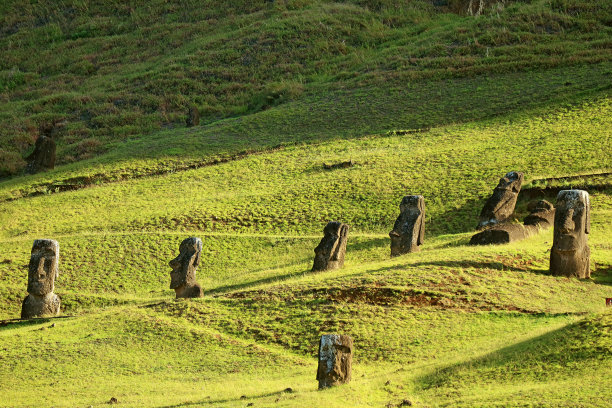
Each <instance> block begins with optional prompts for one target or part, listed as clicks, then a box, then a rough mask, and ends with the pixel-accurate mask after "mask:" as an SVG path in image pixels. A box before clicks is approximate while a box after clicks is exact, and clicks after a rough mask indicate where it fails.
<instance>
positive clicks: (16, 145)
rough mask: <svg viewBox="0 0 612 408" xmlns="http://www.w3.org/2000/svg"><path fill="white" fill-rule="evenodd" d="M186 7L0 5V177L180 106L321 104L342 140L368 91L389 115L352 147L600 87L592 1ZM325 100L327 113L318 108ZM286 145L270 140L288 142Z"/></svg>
mask: <svg viewBox="0 0 612 408" xmlns="http://www.w3.org/2000/svg"><path fill="white" fill-rule="evenodd" d="M192 3H193V2H192ZM192 3H190V4H185V3H184V2H182V3H181V5H180V6H179V5H178V4H177V3H175V2H166V1H161V0H157V1H153V2H141V1H139V2H135V3H131V4H130V6H126V5H125V4H124V3H123V2H105V3H95V4H89V3H88V4H85V3H83V2H81V1H74V0H70V1H63V2H61V3H57V2H51V1H46V0H45V1H39V2H34V3H32V2H29V1H24V0H12V1H8V2H4V3H3V5H2V9H1V11H2V12H1V13H0V15H1V16H2V19H1V20H0V25H1V26H2V27H4V29H3V30H2V31H1V32H0V46H1V47H2V48H3V50H5V51H4V53H3V57H4V58H3V59H2V62H0V108H1V109H0V110H1V111H2V112H3V113H2V114H1V115H0V123H2V126H0V148H1V149H2V151H0V156H1V157H2V159H3V160H2V163H3V164H2V168H0V174H7V175H8V174H17V173H19V172H20V171H21V169H22V168H23V166H24V165H25V162H24V160H23V157H25V155H26V154H27V153H28V152H29V150H31V146H32V145H33V143H34V140H35V138H36V137H37V136H38V134H39V133H40V132H41V131H42V130H44V129H50V128H52V126H53V124H57V123H60V124H61V125H62V126H60V127H58V129H57V132H56V134H55V138H56V139H57V141H58V144H59V147H58V158H59V163H70V162H73V161H80V160H84V159H88V158H91V157H96V156H98V155H99V154H100V153H102V152H105V151H109V150H112V149H113V148H114V147H115V146H116V145H117V144H118V143H121V142H124V141H125V140H127V139H128V138H130V137H133V136H139V137H142V136H147V135H150V134H151V133H152V132H154V131H156V130H159V129H163V128H176V127H177V126H178V127H182V126H183V124H184V119H185V115H186V112H187V108H188V106H190V105H196V106H198V107H199V109H200V111H201V112H202V119H203V124H204V125H207V126H214V124H215V123H217V122H218V121H219V120H222V119H227V118H235V117H238V118H241V117H243V116H244V115H248V114H256V113H258V112H262V111H263V112H267V111H274V112H277V114H278V115H280V116H285V113H284V112H283V109H280V111H277V109H276V108H282V106H283V105H285V104H287V103H292V102H297V103H298V106H295V105H294V106H293V108H289V109H291V110H292V111H293V115H295V116H296V117H298V118H300V117H304V116H305V115H306V116H307V115H308V114H309V112H310V111H311V110H312V109H313V107H314V106H313V103H314V104H316V105H319V104H320V103H323V104H324V105H325V104H328V109H330V108H331V107H334V108H335V110H339V112H335V113H333V114H332V115H328V116H327V118H329V117H330V116H332V118H333V122H335V124H336V125H337V127H340V128H345V127H346V125H347V124H350V123H351V122H352V121H353V118H351V117H350V116H353V115H351V109H350V105H353V106H355V108H358V107H361V106H363V101H364V99H365V100H368V99H370V98H371V95H370V93H371V92H372V91H374V92H377V93H379V95H382V96H383V97H384V98H383V99H387V100H388V101H389V102H388V103H387V104H385V103H384V102H383V103H379V104H376V105H374V106H372V108H370V109H368V108H365V109H364V110H359V112H358V113H357V116H360V117H363V116H368V115H371V114H372V113H373V112H374V114H375V115H376V116H379V115H380V116H382V117H380V118H376V119H375V118H373V117H369V118H368V120H367V121H362V124H363V123H364V122H365V123H366V124H367V125H368V126H367V127H366V128H363V126H356V127H354V128H353V129H346V130H345V131H348V132H353V131H354V129H359V130H360V131H361V132H359V134H358V135H363V134H364V133H362V132H370V133H378V132H381V131H383V130H385V129H388V126H389V125H391V124H390V123H388V122H389V120H390V119H392V118H394V117H395V114H394V113H393V111H395V112H405V111H412V109H414V107H416V108H418V109H419V110H420V113H419V115H418V116H417V115H411V116H412V117H409V118H408V119H410V120H404V121H403V123H404V125H407V126H414V125H417V126H422V125H439V124H440V123H449V122H455V121H469V120H471V119H476V118H480V117H483V116H486V115H487V114H489V115H490V114H496V113H499V112H500V111H501V112H505V111H507V110H509V109H514V108H517V107H525V106H526V105H537V104H539V103H542V101H548V100H549V99H550V98H551V97H554V98H557V99H559V100H562V101H568V100H570V101H571V100H573V99H575V98H576V97H577V96H579V95H580V94H582V93H585V92H586V93H592V92H593V91H594V90H595V89H593V88H594V84H599V86H602V85H603V84H606V83H609V76H610V67H609V63H610V57H611V55H610V40H609V39H610V26H609V22H610V19H611V15H610V10H609V8H607V7H605V5H603V4H602V3H601V2H598V1H594V0H593V1H582V2H569V1H555V2H549V1H544V0H539V1H533V2H512V3H509V4H507V7H505V8H502V9H501V10H497V9H494V8H491V9H489V8H488V9H487V12H486V13H485V14H484V15H482V16H479V17H478V18H474V17H471V16H464V15H456V14H447V13H442V12H441V10H438V9H436V8H434V7H432V5H431V2H427V1H412V2H403V1H389V2H376V1H374V2H343V3H336V2H328V1H317V0H307V1H289V2H274V3H270V2H263V1H258V2H246V1H234V2H232V3H231V5H230V6H227V7H225V6H224V7H220V6H218V5H215V4H213V3H211V4H209V5H207V6H206V7H200V6H195V5H194V4H192ZM527 3H528V4H527ZM597 64H602V65H601V67H600V68H594V67H596V66H597ZM550 70H552V71H550ZM592 71H595V72H592ZM547 72H551V73H550V74H549V73H547ZM517 73H525V74H527V75H526V76H521V75H517ZM598 76H599V77H600V78H598ZM602 78H608V80H607V82H606V81H605V80H602ZM523 81H525V82H527V83H522V82H523ZM608 88H609V86H608ZM360 90H363V91H360ZM475 91H476V96H479V97H477V98H473V96H474V92H475ZM334 92H340V94H339V97H340V98H343V97H344V100H345V101H344V102H343V103H342V104H341V106H340V107H336V106H335V103H334V102H335V100H334V99H333V98H332V99H331V100H326V98H327V97H328V96H329V95H330V93H331V95H334ZM398 93H399V94H400V95H398ZM487 94H488V95H487ZM375 99H380V97H379V98H375ZM491 99H499V102H498V103H491V102H490V101H491ZM313 101H315V102H313ZM316 101H320V102H316ZM300 102H303V103H305V104H306V107H304V106H302V107H301V108H300V106H299V103H300ZM398 102H399V104H398ZM500 103H501V105H500ZM329 104H333V105H331V106H329ZM342 105H349V107H346V106H342ZM424 105H433V106H429V107H428V108H425V109H421V108H422V107H424ZM504 105H505V106H504ZM495 107H497V108H496V109H495ZM323 108H324V107H323ZM347 108H348V109H349V110H348V111H347V112H343V110H344V109H347ZM492 108H493V109H492ZM315 109H316V108H315ZM390 109H391V112H389V110H390ZM325 111H326V110H325V109H323V113H324V112H325ZM372 111H373V112H372ZM385 112H386V114H385ZM289 113H291V111H290V112H289ZM412 113H413V114H414V112H413V111H412ZM432 113H433V116H432ZM345 116H347V118H346V119H347V120H346V121H345V122H342V121H341V120H339V119H342V118H344V117H345ZM314 117H318V118H320V119H325V118H326V117H325V115H319V114H315V115H314ZM287 119H288V120H287V123H293V122H294V121H295V119H292V118H289V117H288V118H287ZM277 120H278V121H279V122H280V123H279V124H280V125H281V126H282V123H283V121H282V120H279V119H277ZM311 122H312V121H308V122H307V123H309V124H308V125H307V127H306V129H302V131H301V132H298V133H303V132H306V133H308V134H309V136H310V137H311V138H312V137H315V138H319V137H320V136H323V135H321V132H323V133H325V127H326V124H327V123H328V122H329V119H328V120H325V122H324V123H323V124H321V123H316V122H315V123H311ZM223 123H224V122H222V123H221V126H223ZM255 126H257V124H255ZM285 126H286V125H285ZM237 127H238V129H237V131H238V132H237V133H238V134H241V133H243V132H244V131H246V132H249V133H251V132H252V131H256V132H257V128H255V129H253V128H252V127H251V126H248V125H247V126H246V127H243V126H240V124H239V125H238V126H237ZM274 127H275V126H272V128H274ZM294 127H298V128H299V127H300V126H299V122H297V123H295V124H294ZM292 129H293V128H292ZM286 133H287V132H285V134H284V135H283V136H282V137H281V138H280V139H281V141H282V142H287V141H291V140H300V137H301V135H299V134H297V135H295V136H296V138H295V139H291V137H289V140H286V139H285V137H284V136H286ZM290 133H293V130H292V131H291V132H290ZM327 136H329V134H328V135H327ZM259 144H260V143H258V144H257V145H259ZM246 147H250V146H246ZM166 148H167V146H166Z"/></svg>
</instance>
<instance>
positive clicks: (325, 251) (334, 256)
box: [312, 221, 349, 271]
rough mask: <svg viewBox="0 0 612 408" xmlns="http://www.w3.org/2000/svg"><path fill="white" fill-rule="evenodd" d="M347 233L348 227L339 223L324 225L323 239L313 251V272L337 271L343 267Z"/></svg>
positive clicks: (333, 222) (331, 222)
mask: <svg viewBox="0 0 612 408" xmlns="http://www.w3.org/2000/svg"><path fill="white" fill-rule="evenodd" d="M348 231H349V226H348V225H346V224H344V223H342V222H339V221H330V222H328V223H327V225H325V228H323V233H324V236H323V239H321V242H319V245H317V247H316V248H315V250H314V252H315V258H314V264H313V266H312V270H313V271H325V270H329V269H337V268H341V267H342V266H343V265H344V256H345V254H346V243H347V239H348Z"/></svg>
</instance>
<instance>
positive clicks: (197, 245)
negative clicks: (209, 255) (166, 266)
mask: <svg viewBox="0 0 612 408" xmlns="http://www.w3.org/2000/svg"><path fill="white" fill-rule="evenodd" d="M201 252H202V240H201V239H200V238H196V237H191V238H187V239H185V240H183V242H181V245H180V246H179V254H178V256H177V257H176V258H174V259H173V260H171V261H170V267H171V268H172V271H171V272H170V289H174V291H175V292H176V297H177V298H195V297H202V296H204V291H203V290H202V287H201V286H200V284H199V283H198V282H196V270H197V269H198V265H200V254H201Z"/></svg>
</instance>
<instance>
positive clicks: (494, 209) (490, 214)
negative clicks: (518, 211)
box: [477, 171, 524, 229]
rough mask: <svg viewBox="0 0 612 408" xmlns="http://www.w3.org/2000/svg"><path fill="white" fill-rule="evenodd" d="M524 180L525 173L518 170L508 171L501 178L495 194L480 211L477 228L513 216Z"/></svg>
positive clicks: (494, 191)
mask: <svg viewBox="0 0 612 408" xmlns="http://www.w3.org/2000/svg"><path fill="white" fill-rule="evenodd" d="M523 180H524V177H523V173H521V172H518V171H511V172H509V173H506V175H505V176H504V177H503V178H501V179H500V180H499V183H498V184H497V187H495V189H494V190H493V194H492V195H491V197H489V199H488V200H487V202H486V203H485V205H484V207H483V208H482V211H481V212H480V221H479V222H478V226H477V229H483V228H486V227H488V226H491V225H495V224H499V223H500V222H504V221H506V220H507V219H508V218H510V217H511V216H512V213H514V206H515V205H516V199H517V198H518V195H519V192H520V191H521V185H522V184H523Z"/></svg>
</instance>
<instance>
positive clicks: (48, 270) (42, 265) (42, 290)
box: [28, 239, 59, 296]
mask: <svg viewBox="0 0 612 408" xmlns="http://www.w3.org/2000/svg"><path fill="white" fill-rule="evenodd" d="M58 265H59V244H58V243H57V241H53V240H51V239H37V240H35V241H34V245H32V254H31V255H30V265H29V266H28V293H31V294H32V295H37V296H44V295H46V294H48V293H52V292H53V289H54V285H55V279H56V278H57V277H58V276H59V267H58Z"/></svg>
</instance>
